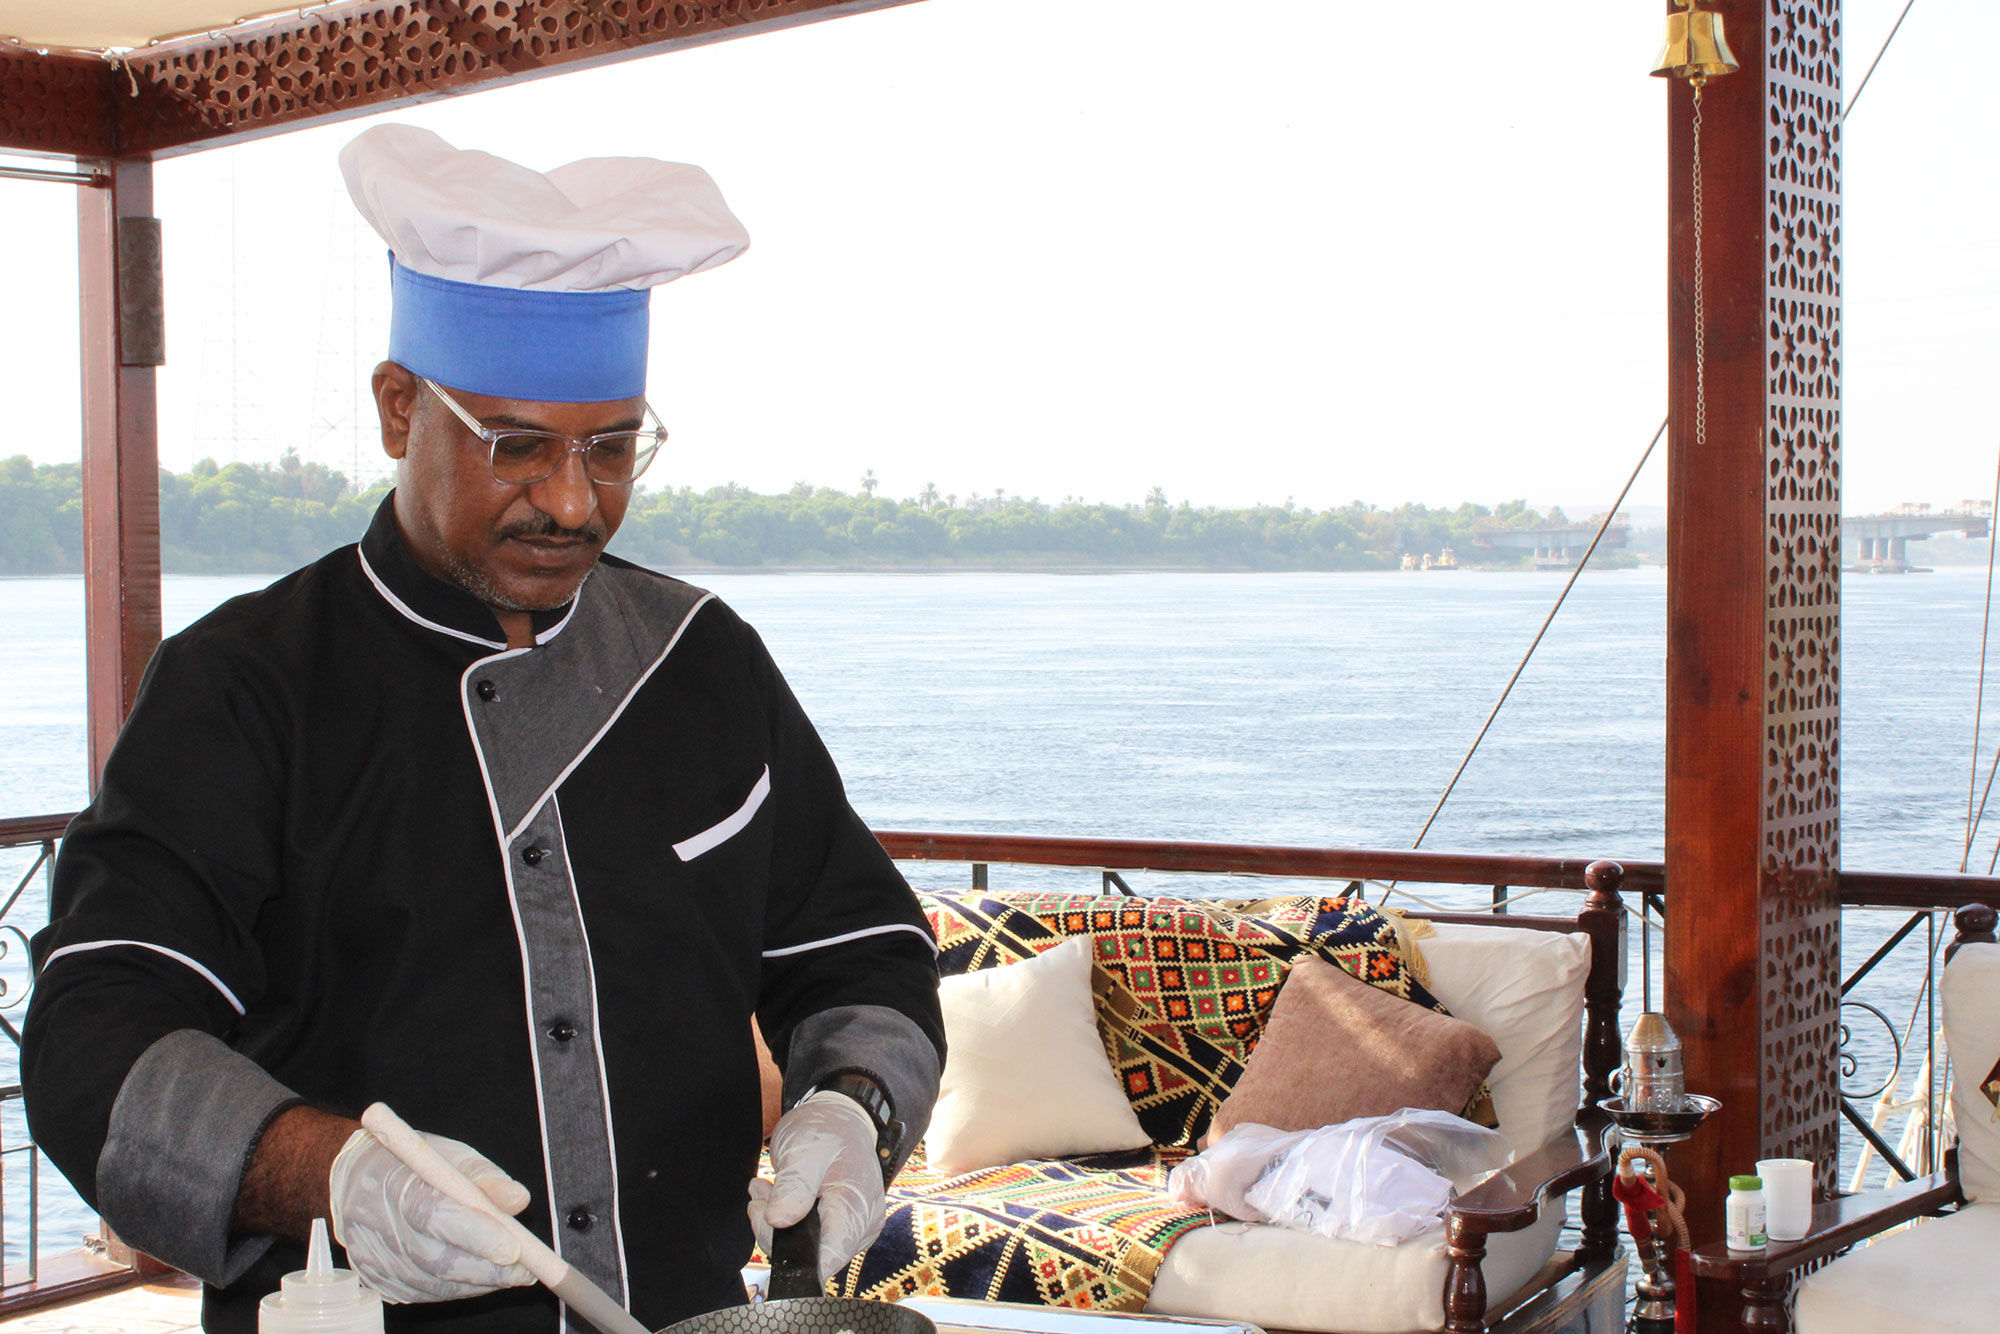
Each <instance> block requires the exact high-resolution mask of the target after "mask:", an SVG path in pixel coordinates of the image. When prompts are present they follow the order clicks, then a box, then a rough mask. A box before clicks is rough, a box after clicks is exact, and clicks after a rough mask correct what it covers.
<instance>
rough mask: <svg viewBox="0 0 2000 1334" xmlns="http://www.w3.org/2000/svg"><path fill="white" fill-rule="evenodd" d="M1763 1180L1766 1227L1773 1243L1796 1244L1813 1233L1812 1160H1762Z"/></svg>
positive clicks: (1760, 1174)
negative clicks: (1807, 1234) (1791, 1242)
mask: <svg viewBox="0 0 2000 1334" xmlns="http://www.w3.org/2000/svg"><path fill="white" fill-rule="evenodd" d="M1757 1175H1758V1176H1760V1177H1762V1178H1763V1179H1764V1216H1765V1227H1766V1229H1767V1231H1768V1233H1769V1235H1770V1238H1771V1240H1772V1241H1797V1240H1799V1239H1800V1238H1801V1237H1803V1236H1805V1234H1806V1233H1808V1232H1810V1231H1811V1230H1812V1209H1813V1201H1812V1196H1813V1184H1812V1183H1813V1165H1812V1160H1811V1159H1810V1158H1759V1159H1758V1160H1757Z"/></svg>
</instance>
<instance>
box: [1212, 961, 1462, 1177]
mask: <svg viewBox="0 0 2000 1334" xmlns="http://www.w3.org/2000/svg"><path fill="white" fill-rule="evenodd" d="M1499 1059H1500V1048H1499V1047H1498V1046H1496V1045H1495V1044H1494V1042H1493V1039H1492V1038H1490V1037H1488V1036H1486V1034H1485V1033H1483V1032H1481V1031H1480V1030H1479V1029H1478V1028H1477V1027H1476V1026H1474V1025H1472V1024H1468V1023H1466V1022H1465V1021H1464V1020H1463V1019H1454V1018H1452V1017H1451V1016H1450V1015H1446V1014H1439V1013H1438V1012H1437V1011H1435V1010H1432V1009H1429V1008H1427V1007H1425V1006H1422V1005H1412V1004H1411V1003H1410V1002H1409V1001H1406V1000H1404V999H1402V998H1401V997H1399V996H1392V995H1390V994H1389V993H1388V992H1386V991H1383V990H1382V989H1380V988H1379V987H1371V986H1369V985H1368V984H1367V983H1366V982H1358V981H1356V980H1355V979H1354V978H1353V977H1351V976H1349V975H1348V974H1347V973H1346V972H1345V971H1344V970H1342V969H1340V968H1337V967H1335V966H1334V965H1332V964H1330V963H1327V962H1326V961H1325V960H1323V959H1304V960H1301V961H1300V962H1299V963H1298V964H1297V965H1296V966H1294V967H1293V969H1292V971H1291V973H1290V974H1289V975H1288V976H1287V977H1286V978H1285V985H1284V988H1283V990H1281V991H1279V993H1278V1001H1277V1004H1276V1005H1275V1006H1273V1007H1272V1010H1271V1020H1270V1023H1269V1024H1268V1025H1266V1026H1265V1029H1264V1035H1263V1037H1262V1038H1261V1039H1259V1041H1258V1043H1257V1048H1256V1050H1255V1051H1253V1052H1252V1053H1251V1055H1250V1064H1249V1066H1248V1067H1247V1068H1246V1069H1245V1070H1244V1071H1243V1076H1242V1078H1240V1079H1238V1080H1237V1081H1236V1089H1235V1091H1234V1092H1232V1093H1231V1094H1230V1095H1229V1098H1228V1100H1227V1101H1226V1102H1224V1103H1223V1104H1222V1107H1221V1109H1220V1110H1218V1111H1217V1112H1216V1114H1215V1124H1214V1127H1213V1128H1212V1129H1211V1130H1210V1132H1209V1137H1210V1139H1212V1140H1213V1139H1219V1138H1221V1137H1222V1136H1223V1135H1224V1134H1226V1133H1227V1132H1228V1130H1229V1128H1230V1127H1231V1126H1234V1125H1237V1124H1239V1123H1242V1122H1246V1121H1254V1122H1256V1123H1257V1124H1259V1125H1266V1126H1273V1127H1276V1128H1277V1129H1279V1130H1313V1129H1316V1128H1318V1127H1320V1126H1330V1125H1335V1124H1337V1123H1339V1122H1341V1121H1351V1120H1353V1119H1355V1118H1356V1117H1361V1116H1386V1115H1387V1114H1388V1113H1390V1112H1394V1111H1398V1110H1400V1109H1402V1108H1404V1107H1416V1108H1425V1109H1429V1110H1432V1111H1440V1112H1452V1113H1454V1114H1456V1113H1461V1112H1463V1111H1464V1110H1465V1105H1466V1102H1467V1100H1469V1099H1470V1098H1471V1097H1472V1094H1473V1092H1474V1090H1476V1089H1478V1087H1479V1085H1480V1081H1482V1080H1484V1079H1485V1078H1486V1074H1487V1072H1488V1071H1490V1070H1491V1069H1492V1068H1493V1066H1494V1063H1495V1062H1497V1061H1498V1060H1499Z"/></svg>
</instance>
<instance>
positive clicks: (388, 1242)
mask: <svg viewBox="0 0 2000 1334" xmlns="http://www.w3.org/2000/svg"><path fill="white" fill-rule="evenodd" d="M424 1139H425V1140H426V1141H428V1142H429V1144H430V1146H431V1147H432V1148H433V1149H436V1150H437V1151H438V1152H439V1153H440V1154H443V1155H444V1157H445V1159H446V1161H448V1162H450V1163H451V1164H452V1166H454V1167H456V1168H457V1169H458V1170H459V1171H461V1172H463V1173H465V1175H466V1176H468V1177H470V1178H471V1179H472V1180H473V1181H474V1182H475V1183H476V1184H477V1185H478V1186H479V1188H480V1189H481V1190H482V1191H484V1192H486V1197H487V1198H488V1199H490V1200H492V1201H493V1203H494V1204H496V1205H498V1206H499V1207H500V1208H501V1210H503V1211H504V1212H506V1213H510V1214H518V1213H520V1212H521V1210H523V1209H525V1208H527V1206H528V1188H527V1187H526V1186H523V1185H522V1184H521V1183H520V1182H518V1181H516V1180H514V1178H512V1177H510V1176H508V1175H507V1174H506V1173H505V1172H503V1171H501V1170H500V1169H499V1168H497V1167H495V1166H494V1165H493V1164H492V1163H490V1162H488V1161H486V1159H484V1158H482V1157H480V1156H479V1154H478V1153H476V1152H474V1151H473V1150H472V1149H470V1148H468V1147H467V1146H466V1145H463V1144H461V1143H459V1142H458V1141H457V1140H455V1139H446V1138H445V1137H444V1136H443V1135H426V1136H424ZM327 1186H328V1188H329V1189H330V1191H331V1193H332V1197H333V1235H334V1236H335V1237H337V1238H339V1240H340V1244H341V1245H342V1246H345V1247H346V1248H347V1260H348V1263H349V1264H350V1265H352V1266H353V1267H354V1270H355V1272H356V1273H358V1274H360V1275H361V1281H362V1282H364V1283H366V1284H367V1285H368V1286H369V1288H370V1289H372V1290H373V1291H375V1292H377V1293H379V1294H381V1297H382V1300H383V1301H385V1302H448V1301H457V1300H458V1299H460V1298H462V1297H478V1296H482V1295H484V1294H486V1293H489V1292H494V1291H497V1290H498V1289H500V1288H512V1287H519V1286H521V1285H523V1284H527V1283H533V1282H534V1281H535V1276H534V1275H533V1274H530V1273H529V1272H528V1271H527V1270H526V1269H523V1268H522V1267H521V1265H520V1263H519V1262H520V1258H521V1248H520V1246H519V1244H518V1243H517V1242H516V1241H515V1240H514V1238H513V1237H511V1236H509V1235H508V1233H507V1230H506V1229H505V1228H503V1227H501V1226H500V1224H499V1222H498V1221H497V1220H495V1219H493V1218H490V1217H488V1216H487V1215H485V1214H483V1213H480V1212H479V1211H478V1210H477V1209H468V1208H466V1207H465V1206H464V1205H462V1204H460V1203H458V1201H456V1200H453V1199H450V1198H448V1197H447V1196H445V1195H443V1194H442V1193H440V1192H439V1191H438V1190H437V1189H436V1188H435V1187H434V1186H431V1185H430V1184H429V1183H427V1182H425V1181H424V1179H423V1178H422V1177H419V1176H418V1175H417V1174H416V1173H415V1172H412V1171H411V1170H410V1169H409V1168H408V1167H406V1166H404V1165H403V1160H402V1159H400V1158H398V1157H397V1156H396V1155H395V1154H393V1153H391V1152H389V1151H388V1150H387V1149H385V1148H383V1147H382V1141H380V1140H378V1139H376V1138H375V1136H373V1135H371V1134H370V1133H368V1132H367V1131H366V1130H357V1131H355V1132H354V1133H353V1134H352V1135H350V1136H348V1138H347V1143H345V1144H343V1145H341V1148H340V1153H339V1154H338V1155H337V1156H335V1158H334V1160H333V1170H332V1171H331V1172H330V1173H328V1175H327Z"/></svg>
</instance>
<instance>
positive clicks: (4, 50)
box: [0, 45, 111, 157]
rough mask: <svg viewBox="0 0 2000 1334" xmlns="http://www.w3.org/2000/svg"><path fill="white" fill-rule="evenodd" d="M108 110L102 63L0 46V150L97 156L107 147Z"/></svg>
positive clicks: (106, 69) (107, 80) (106, 74)
mask: <svg viewBox="0 0 2000 1334" xmlns="http://www.w3.org/2000/svg"><path fill="white" fill-rule="evenodd" d="M110 106H111V70H110V68H109V67H108V66H106V65H105V63H104V62H103V61H101V60H92V59H88V58H85V57H81V56H48V55H42V54H40V53H38V52H35V51H30V50H27V49H25V48H22V47H16V46H7V45H0V148H5V149H10V150H18V151H22V152H29V153H66V154H74V155H76V156H79V157H101V156H103V155H104V154H106V153H108V152H110V149H111V111H110Z"/></svg>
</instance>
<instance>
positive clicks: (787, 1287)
mask: <svg viewBox="0 0 2000 1334" xmlns="http://www.w3.org/2000/svg"><path fill="white" fill-rule="evenodd" d="M767 1291H768V1293H769V1295H770V1298H771V1300H772V1301H786V1300H789V1299H791V1298H794V1297H824V1296H826V1285H825V1284H824V1283H822V1282H820V1280H819V1201H818V1200H814V1201H813V1207H812V1208H810V1209H808V1210H806V1216H805V1217H804V1218H801V1219H800V1220H799V1221H798V1222H796V1223H794V1224H792V1225H791V1226H790V1227H781V1228H778V1229H777V1230H776V1231H774V1232H773V1233H772V1234H771V1282H770V1286H769V1288H768V1289H767Z"/></svg>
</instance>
